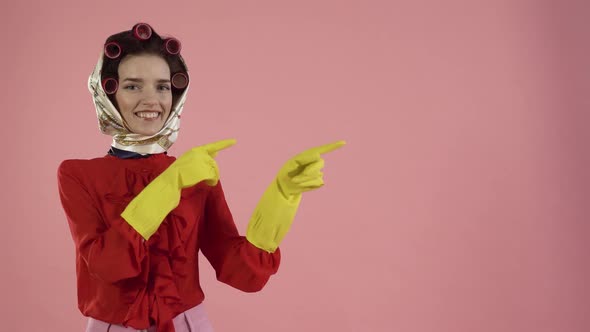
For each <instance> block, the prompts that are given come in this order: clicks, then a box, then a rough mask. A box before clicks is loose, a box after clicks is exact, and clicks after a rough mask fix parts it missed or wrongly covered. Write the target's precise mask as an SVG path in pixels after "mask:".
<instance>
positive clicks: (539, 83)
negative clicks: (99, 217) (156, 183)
mask: <svg viewBox="0 0 590 332" xmlns="http://www.w3.org/2000/svg"><path fill="white" fill-rule="evenodd" d="M1 12H2V14H1V15H2V31H3V33H2V35H3V41H2V51H1V57H2V62H1V63H2V65H3V71H4V73H5V74H4V75H3V78H2V86H1V91H2V108H3V116H2V119H3V124H4V126H3V127H4V130H3V132H2V134H1V135H2V142H3V145H4V149H5V150H4V155H3V161H2V167H3V169H2V172H1V173H2V190H1V191H0V195H1V200H0V201H1V202H2V203H1V204H2V212H3V218H2V222H3V228H2V230H3V231H2V233H1V238H2V240H1V242H0V243H1V246H2V248H1V250H0V255H2V257H1V258H2V273H1V274H0V278H1V279H0V287H1V288H0V291H1V294H2V300H1V302H0V303H1V304H0V305H1V308H0V315H1V316H2V320H1V323H0V326H1V327H0V329H1V330H2V331H10V332H24V331H39V330H42V331H72V332H81V331H83V329H84V327H85V322H86V319H85V318H84V317H82V316H81V314H80V313H79V312H78V310H77V308H76V295H75V291H76V288H75V270H74V268H75V267H74V247H73V243H72V240H71V238H70V234H69V230H68V227H67V223H66V220H65V217H64V214H63V212H62V210H61V206H60V203H59V200H58V193H57V183H56V169H57V166H58V164H59V163H60V161H61V160H63V159H68V158H91V157H96V156H100V155H103V154H104V153H105V152H106V150H107V149H108V146H109V143H110V138H109V137H107V136H104V135H101V134H100V133H99V131H98V127H97V121H96V117H95V114H94V112H95V111H94V107H93V105H92V101H91V98H90V94H89V93H88V90H87V87H86V82H87V78H88V75H89V74H90V72H91V70H92V69H93V67H94V65H95V63H96V60H97V58H98V54H99V52H100V50H101V46H102V43H103V42H104V39H105V38H106V37H107V36H108V35H110V34H112V33H115V32H118V31H121V30H125V29H129V28H130V27H131V26H132V25H133V24H134V23H136V22H138V21H146V22H148V23H150V24H152V25H153V26H154V27H155V29H156V31H158V32H160V33H163V34H171V35H174V36H176V37H177V38H179V39H180V40H181V41H182V42H183V51H182V53H183V56H184V57H185V59H186V61H187V63H188V66H189V69H190V73H191V77H192V83H191V90H190V92H189V98H188V101H187V103H186V106H185V113H184V115H183V123H182V130H181V132H180V137H179V140H178V142H177V143H176V144H175V145H174V146H173V147H172V149H171V154H174V155H178V154H180V153H182V152H183V151H185V150H186V149H188V148H190V147H192V146H196V145H200V144H204V143H208V142H211V141H214V140H218V139H224V138H230V137H232V138H236V139H237V140H238V144H237V145H236V146H234V147H232V148H231V149H229V150H227V151H224V152H222V153H221V154H220V156H219V157H218V162H219V165H220V169H221V174H222V179H223V181H224V188H225V190H226V195H227V199H228V202H229V204H230V207H231V209H232V212H233V215H234V217H235V220H236V223H237V224H238V227H239V229H240V230H241V231H242V232H244V231H245V228H246V225H247V222H248V219H249V217H250V213H251V212H252V210H253V208H254V206H255V204H256V202H257V201H258V199H259V197H260V195H261V194H262V192H263V190H264V189H265V188H266V186H267V184H268V183H269V181H271V180H272V178H273V177H274V175H275V174H276V172H277V171H278V169H279V167H280V166H281V165H282V164H283V163H284V162H285V161H286V160H287V159H288V158H290V157H292V156H293V155H294V154H296V153H298V152H300V151H302V150H304V149H306V148H308V147H312V146H315V145H319V144H324V143H328V142H332V141H335V140H339V139H344V140H346V141H347V143H348V144H347V145H346V146H345V147H344V148H342V149H340V150H337V151H335V152H332V153H330V154H328V155H326V156H325V160H326V166H325V168H324V173H325V182H326V186H325V187H323V188H322V189H320V190H317V191H314V192H311V193H308V194H305V196H304V199H303V202H302V205H301V208H300V211H299V214H298V216H297V218H296V220H295V222H294V225H293V228H292V231H291V232H290V233H289V234H288V236H287V238H286V240H285V241H284V243H283V245H282V249H283V262H282V266H281V268H280V270H279V273H278V274H277V275H276V276H274V277H273V278H272V279H271V280H270V282H269V283H268V285H267V287H266V288H265V289H264V290H263V291H262V292H260V293H257V294H245V293H241V292H239V291H237V290H235V289H232V288H230V287H229V286H226V285H224V284H221V283H219V282H217V281H215V276H214V272H213V270H212V269H211V267H210V266H209V265H208V263H207V262H206V261H204V260H203V262H202V264H201V265H202V273H201V274H202V280H203V287H204V289H205V292H206V299H205V304H206V308H207V310H208V312H209V315H210V317H211V320H212V321H213V323H214V325H215V327H216V329H217V331H221V332H223V331H256V332H264V331H285V332H294V331H370V332H372V331H375V332H385V331H403V332H430V331H444V332H446V331H448V332H451V331H452V332H455V331H482V332H484V331H485V332H488V331H489V332H497V331H503V332H523V331H535V332H544V331H560V332H561V331H567V332H585V331H590V286H589V280H590V262H589V257H588V250H589V244H588V240H589V239H590V226H589V224H588V223H589V221H590V208H589V205H590V204H589V203H590V200H589V197H590V189H589V188H590V177H589V175H588V169H589V168H590V157H589V151H588V142H589V141H590V135H589V132H588V129H587V127H588V125H589V124H590V114H589V113H590V102H589V97H588V96H589V91H590V61H589V59H590V47H589V38H588V31H590V23H589V22H590V6H589V3H588V1H577V2H575V1H508V0H496V1H455V0H449V1H435V0H432V1H409V0H408V1H394V0H390V1H377V0H364V1H361V0H357V1H349V0H341V1H335V0H333V1H329V0H313V1H311V0H306V1H270V0H259V1H169V2H164V1H141V2H139V1H112V0H109V1H97V2H88V1H73V0H71V1H66V0H59V1H37V2H31V1H21V2H16V1H14V2H11V3H4V2H3V4H2V8H1ZM6 72H8V75H6Z"/></svg>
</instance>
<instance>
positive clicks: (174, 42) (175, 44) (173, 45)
mask: <svg viewBox="0 0 590 332" xmlns="http://www.w3.org/2000/svg"><path fill="white" fill-rule="evenodd" d="M181 48H182V46H181V44H180V41H179V40H178V39H176V38H174V37H170V38H166V39H164V49H165V50H166V52H168V54H172V55H176V54H178V53H180V49H181Z"/></svg>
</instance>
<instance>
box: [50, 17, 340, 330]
mask: <svg viewBox="0 0 590 332" xmlns="http://www.w3.org/2000/svg"><path fill="white" fill-rule="evenodd" d="M180 50H181V44H180V42H179V41H178V40H177V39H174V38H162V37H160V36H159V35H158V34H157V33H156V32H155V31H154V30H153V29H152V27H150V26H149V25H148V24H145V23H138V24H136V25H135V26H133V28H132V29H131V30H128V31H123V32H120V33H117V34H115V35H112V36H110V37H109V38H108V39H107V40H106V42H105V45H104V50H103V52H102V53H101V55H100V58H99V60H98V63H97V65H96V67H95V69H94V71H93V72H92V74H91V76H90V78H89V82H88V85H89V90H90V92H91V94H92V97H93V100H94V104H95V107H96V112H97V116H98V121H99V127H100V129H101V131H102V132H103V133H105V134H108V135H111V136H113V142H112V146H111V148H110V150H109V151H108V154H107V155H106V156H103V157H99V158H95V159H90V160H66V161H64V162H62V164H61V165H60V166H59V169H58V182H59V193H60V198H61V202H62V205H63V208H64V211H65V214H66V217H67V220H68V224H69V226H70V230H71V234H72V238H73V240H74V243H75V248H76V272H77V281H78V307H79V309H80V311H81V312H82V314H83V315H85V316H87V317H89V321H88V327H87V332H98V331H110V332H115V331H158V332H172V331H176V332H180V331H212V327H211V325H210V323H209V321H208V320H207V317H206V314H205V312H204V310H203V307H202V302H203V299H204V294H203V291H202V289H201V287H200V284H199V271H198V263H197V257H198V256H197V254H198V252H199V250H201V251H202V252H203V254H204V256H205V257H206V258H207V260H208V261H209V262H210V263H211V265H212V266H213V268H214V269H215V271H216V275H217V279H218V280H219V281H221V282H224V283H226V284H228V285H231V286H233V287H235V288H237V289H240V290H242V291H245V292H255V291H258V290H260V289H262V287H263V286H264V285H265V284H266V282H267V281H268V279H269V278H270V276H271V275H272V274H274V273H276V272H277V269H278V267H279V263H280V250H279V248H278V246H279V243H280V242H281V240H282V238H283V237H284V236H285V234H286V232H287V231H288V229H289V227H290V225H291V222H292V220H293V218H294V216H295V213H296V211H297V208H298V206H299V203H300V201H301V195H302V193H303V192H305V191H308V190H313V189H317V188H319V187H321V186H322V185H323V180H322V172H321V168H322V167H323V159H322V158H321V154H322V153H326V152H329V151H331V150H334V149H336V148H338V147H340V146H342V145H343V144H344V142H343V141H339V142H336V143H332V144H328V145H324V146H320V147H316V148H312V149H309V150H306V151H304V152H303V153H300V154H298V155H297V156H295V157H294V158H292V159H291V160H289V161H288V162H287V163H286V164H285V165H284V166H283V167H282V168H281V169H280V171H279V172H278V175H277V177H276V178H275V180H274V181H273V182H272V183H271V184H270V185H269V186H268V188H267V190H266V191H265V193H264V194H263V196H262V198H261V199H260V201H259V203H258V205H257V206H256V208H255V210H254V213H253V214H252V218H251V220H250V222H249V224H248V229H247V233H246V236H240V234H239V233H238V231H237V229H236V225H235V223H234V221H233V218H232V215H231V212H230V210H229V208H228V206H227V203H226V201H225V197H224V193H223V189H222V186H221V181H220V180H219V171H218V168H217V164H216V162H215V160H214V157H215V156H216V154H217V153H218V152H219V151H221V150H223V149H225V148H228V147H230V146H231V145H233V144H235V140H223V141H219V142H215V143H211V144H207V145H203V146H199V147H196V148H193V149H191V150H189V151H188V152H186V153H184V154H183V155H182V156H180V157H179V158H178V159H176V158H174V157H171V156H169V155H167V153H166V151H167V150H168V148H169V147H170V146H171V145H172V144H173V143H174V141H175V140H176V138H177V135H178V130H179V127H180V115H181V113H182V108H183V105H184V101H185V99H186V94H187V90H188V86H189V75H188V69H187V67H186V65H185V63H184V61H183V59H182V57H181V55H180Z"/></svg>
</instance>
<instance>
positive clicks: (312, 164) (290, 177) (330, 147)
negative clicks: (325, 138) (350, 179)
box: [277, 141, 346, 198]
mask: <svg viewBox="0 0 590 332" xmlns="http://www.w3.org/2000/svg"><path fill="white" fill-rule="evenodd" d="M344 144H346V142H344V141H337V142H334V143H330V144H326V145H321V146H318V147H314V148H311V149H308V150H305V151H303V152H301V153H300V154H298V155H296V156H295V157H293V158H291V159H290V160H289V161H287V163H285V165H284V166H283V167H282V168H281V170H280V171H279V174H278V176H277V181H278V184H279V189H280V191H281V193H282V194H283V195H284V196H285V197H286V198H289V197H290V196H294V195H298V194H301V193H303V192H306V191H310V190H314V189H317V188H320V187H321V186H323V185H324V180H323V178H322V176H323V175H324V174H323V173H322V171H321V169H322V168H323V167H324V159H322V157H321V155H322V154H325V153H328V152H331V151H334V150H336V149H338V148H340V147H342V146H343V145H344Z"/></svg>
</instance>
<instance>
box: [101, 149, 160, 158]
mask: <svg viewBox="0 0 590 332" xmlns="http://www.w3.org/2000/svg"><path fill="white" fill-rule="evenodd" d="M108 154H110V155H111V156H115V157H117V158H121V159H140V158H147V157H149V156H150V155H149V154H146V155H142V154H139V153H137V152H133V151H125V150H121V149H117V148H116V147H114V146H111V148H110V150H109V152H108Z"/></svg>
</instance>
